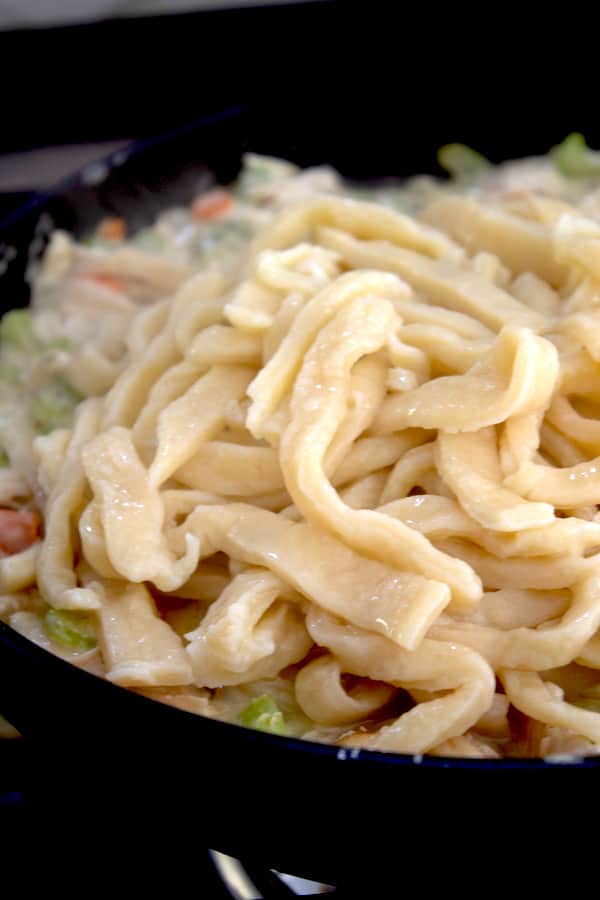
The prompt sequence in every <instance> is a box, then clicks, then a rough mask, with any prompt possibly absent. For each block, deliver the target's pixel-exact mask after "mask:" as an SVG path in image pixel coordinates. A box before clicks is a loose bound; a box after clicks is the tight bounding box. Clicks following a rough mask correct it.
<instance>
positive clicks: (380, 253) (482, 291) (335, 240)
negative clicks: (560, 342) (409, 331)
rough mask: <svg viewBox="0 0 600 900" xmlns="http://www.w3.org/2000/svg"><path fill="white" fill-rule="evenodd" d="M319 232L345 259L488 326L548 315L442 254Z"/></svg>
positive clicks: (543, 321)
mask: <svg viewBox="0 0 600 900" xmlns="http://www.w3.org/2000/svg"><path fill="white" fill-rule="evenodd" d="M319 237H320V240H321V242H322V243H323V244H324V245H325V246H326V247H329V248H330V249H331V250H335V251H336V252H337V253H339V254H340V256H341V257H342V258H343V260H344V261H345V262H346V263H347V264H348V265H350V266H352V267H354V268H359V269H360V268H370V269H371V268H372V269H379V270H381V271H383V272H394V273H395V274H396V275H399V276H400V277H401V278H403V279H404V280H405V281H407V282H408V283H409V284H410V285H412V287H413V288H415V290H417V291H420V292H421V293H422V294H424V295H426V296H427V297H428V298H429V299H430V300H431V301H432V302H433V303H435V304H437V305H438V306H444V307H447V308H448V309H451V310H454V311H456V312H460V313H464V314H465V315H467V316H471V317H473V318H474V319H479V321H480V322H482V323H483V324H484V325H486V326H487V327H488V328H490V329H491V330H492V331H499V330H500V329H501V328H503V327H504V326H505V325H514V326H520V327H523V328H531V329H533V330H534V331H537V330H539V329H541V328H544V327H548V325H549V322H550V321H551V320H549V319H548V317H547V316H543V315H541V314H540V313H538V312H536V311H535V310H532V309H529V308H528V307H527V306H525V304H524V303H519V301H518V300H516V299H515V298H514V297H512V296H511V295H510V294H509V293H507V292H506V291H503V290H502V289H501V288H499V287H496V285H494V284H491V283H490V281H489V280H488V279H487V278H485V277H484V276H483V275H480V274H479V273H478V272H474V271H473V270H472V269H468V268H464V267H460V266H458V265H457V264H456V263H454V262H452V261H450V260H448V259H447V258H443V259H427V257H425V256H421V255H420V254H419V253H414V252H413V251H412V250H406V249H404V248H403V247H395V246H394V245H393V244H391V243H389V241H385V240H382V241H359V240H357V239H356V238H354V237H352V236H351V235H348V234H345V233H344V232H343V231H335V230H333V229H330V228H323V229H321V230H320V232H319Z"/></svg>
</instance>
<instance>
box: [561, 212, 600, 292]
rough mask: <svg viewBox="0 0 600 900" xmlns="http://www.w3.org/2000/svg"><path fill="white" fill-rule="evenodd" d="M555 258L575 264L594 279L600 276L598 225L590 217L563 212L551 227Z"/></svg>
mask: <svg viewBox="0 0 600 900" xmlns="http://www.w3.org/2000/svg"><path fill="white" fill-rule="evenodd" d="M552 237H553V242H554V252H555V254H556V258H557V260H559V261H560V262H561V263H566V264H568V265H571V266H575V267H576V268H577V269H580V270H581V271H582V272H583V273H585V274H588V275H590V276H591V277H592V278H593V279H594V280H595V281H597V280H598V279H599V278H600V261H599V250H600V226H599V225H598V223H597V222H594V221H593V220H592V219H588V218H585V217H584V216H581V215H578V214H575V215H572V214H571V213H568V212H566V213H563V215H561V216H560V218H559V219H558V221H557V222H556V225H555V226H554V229H553V234H552Z"/></svg>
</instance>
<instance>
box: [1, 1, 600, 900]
mask: <svg viewBox="0 0 600 900" xmlns="http://www.w3.org/2000/svg"><path fill="white" fill-rule="evenodd" d="M581 9H583V8H581ZM589 16H591V14H589ZM589 16H588V14H586V18H585V20H584V18H583V12H581V11H580V10H579V8H577V7H573V8H566V7H565V6H564V5H563V6H562V7H560V17H559V15H558V13H553V12H552V11H551V10H550V8H549V7H543V8H540V10H539V11H537V12H536V11H535V10H534V9H531V10H525V9H524V8H523V7H521V8H518V7H510V6H508V5H506V4H504V5H502V6H500V5H496V6H491V5H485V6H483V7H474V8H473V10H470V9H469V10H467V9H462V8H461V7H460V6H459V5H453V6H450V7H445V8H444V10H443V11H442V12H440V11H439V10H438V9H437V8H436V7H435V6H434V4H431V3H429V4H424V3H422V2H421V3H416V4H406V3H403V2H400V3H372V2H369V0H364V2H363V3H362V4H361V5H360V6H359V5H358V4H354V3H351V2H343V3H336V2H328V0H325V2H315V3H306V4H299V5H285V6H282V7H267V8H263V9H243V10H237V11H222V12H208V13H202V14H193V15H177V16H171V17H160V18H147V19H136V20H120V21H113V22H102V23H95V24H93V25H84V26H73V27H68V28H53V29H44V30H39V31H36V30H33V31H23V32H4V33H0V84H1V85H2V105H1V109H2V118H1V127H0V152H13V151H18V150H23V149H28V148H31V147H40V146H47V145H52V144H64V143H79V142H86V141H97V140H105V139H115V138H139V137H146V136H150V135H154V134H160V133H163V132H166V131H169V130H171V129H173V128H176V127H178V126H180V125H181V124H183V123H185V122H187V121H191V120H195V119H199V118H201V117H202V116H205V115H208V114H210V113H213V112H216V111H218V110H220V109H223V108H225V107H227V106H231V105H237V104H245V105H248V106H249V107H250V108H251V109H252V111H253V114H254V117H255V121H256V123H257V128H256V134H257V135H260V137H258V136H257V138H256V141H255V144H254V149H257V150H263V151H267V152H271V153H274V154H277V153H278V152H284V151H285V150H287V149H288V148H293V152H294V155H295V157H296V159H297V161H299V162H303V163H307V164H308V163H315V162H321V161H329V162H332V163H333V164H334V165H335V166H337V167H338V168H340V169H341V170H342V171H343V172H344V173H345V174H350V175H354V176H369V175H375V174H377V175H381V174H384V173H385V174H390V175H404V174H408V173H410V172H414V171H427V170H434V169H435V153H436V149H437V147H439V146H440V145H441V144H443V143H446V142H448V141H451V140H459V141H463V142H465V143H468V144H470V145H473V146H476V147H477V148H478V149H480V150H481V151H482V152H483V153H485V154H486V155H488V156H489V157H490V158H492V159H493V160H500V159H503V158H506V157H512V156H519V155H526V154H530V153H539V152H544V151H545V150H547V149H548V148H549V147H550V146H551V145H553V144H555V143H557V142H558V141H560V140H561V138H562V137H564V135H565V134H567V133H568V132H569V131H572V130H580V131H583V132H584V133H585V134H586V135H587V137H588V139H589V141H590V143H592V144H595V145H596V146H598V145H600V123H599V116H598V108H597V107H598V104H597V101H596V95H597V86H598V80H599V79H598V60H597V50H596V48H595V46H594V44H595V40H596V28H595V22H594V21H593V20H592V19H591V18H590V17H589ZM340 135H341V136H342V139H340ZM0 689H1V687H0ZM114 752H115V754H116V755H118V754H119V746H118V743H117V744H116V745H115V748H114ZM29 753H30V758H28V759H27V760H25V757H24V756H23V755H22V754H21V753H20V752H19V749H18V745H17V744H12V745H11V746H10V747H9V746H5V747H0V793H2V791H4V795H3V796H4V797H5V804H6V805H5V807H4V808H3V807H2V806H1V805H0V847H2V848H3V852H4V862H3V873H2V876H0V877H1V878H2V882H1V883H2V884H5V883H6V884H7V886H8V884H9V883H10V880H9V873H11V872H12V873H13V874H15V875H16V876H17V878H21V879H22V878H23V876H24V874H27V875H31V874H32V873H35V874H37V875H39V877H40V881H41V883H43V884H45V885H46V887H47V888H52V887H56V888H59V889H61V891H62V892H63V893H64V892H66V893H69V889H71V890H73V889H74V888H78V887H80V888H81V890H86V893H87V892H88V891H89V889H90V886H93V884H94V883H95V882H96V881H97V880H98V879H99V878H101V876H102V861H103V860H106V859H107V858H110V853H111V852H112V853H114V852H115V847H114V846H111V841H113V840H114V839H113V838H111V834H110V830H109V829H105V830H103V831H102V834H100V835H99V834H98V832H97V830H95V831H94V829H93V823H94V815H95V813H94V808H93V806H94V803H93V800H92V799H91V789H90V786H91V785H93V783H94V772H93V771H90V775H89V781H86V779H85V777H83V776H82V775H81V771H80V770H81V766H80V767H79V774H78V776H77V777H78V778H81V784H80V804H78V805H77V806H76V807H75V808H73V807H71V808H69V809H60V808H57V809H56V810H55V819H54V824H55V827H56V828H55V833H50V830H49V828H48V827H47V822H46V828H45V829H44V833H43V834H40V833H39V830H38V825H37V824H36V822H35V821H33V820H32V818H31V816H29V815H28V814H27V813H26V811H24V810H23V809H22V807H20V805H19V798H18V791H19V789H20V787H21V786H22V784H23V779H24V776H25V773H26V771H27V770H30V767H31V766H35V768H36V770H37V771H38V772H40V771H41V772H42V773H43V774H47V777H48V778H49V779H52V778H54V779H62V778H64V779H65V783H67V782H68V781H69V779H70V778H72V777H73V776H72V771H73V770H72V769H70V768H69V764H68V761H67V762H66V763H65V767H64V769H61V770H57V768H56V764H49V763H48V762H47V761H46V760H45V759H44V758H36V751H35V748H32V747H30V748H29ZM96 764H97V761H94V762H93V763H91V764H90V769H93V766H94V765H96ZM131 764H132V765H135V761H131ZM197 766H198V777H199V778H200V777H202V776H205V774H206V773H202V760H201V759H199V760H197ZM274 779H275V781H277V773H274ZM66 793H67V794H68V795H69V796H72V795H73V790H72V785H70V789H69V791H66ZM397 799H398V803H399V806H398V810H399V815H400V816H401V815H402V812H401V806H402V804H401V798H397ZM465 799H466V800H470V801H471V802H472V801H473V798H465ZM280 802H284V800H282V801H280ZM426 802H427V801H426ZM429 802H431V803H432V805H433V806H432V808H433V809H435V798H434V797H431V798H429ZM284 812H285V811H284ZM487 812H488V813H489V810H487ZM556 812H557V816H559V815H560V809H559V808H558V806H557V810H556ZM574 812H575V811H574ZM197 814H199V815H201V814H202V810H200V811H197ZM208 814H210V813H208ZM516 814H519V813H518V812H517V811H516ZM523 814H526V815H527V814H528V813H526V812H524V813H523ZM115 816H116V817H117V818H118V810H115ZM66 820H68V821H69V822H70V823H71V825H72V824H73V822H79V821H80V822H81V836H80V837H81V839H80V846H79V848H78V853H79V857H78V862H77V863H76V861H75V860H74V859H73V857H72V855H70V854H69V849H68V847H62V849H61V827H62V826H61V822H63V821H66ZM355 824H356V823H355ZM363 826H365V823H363ZM366 826H367V827H368V823H366ZM136 827H137V826H136V824H135V823H133V824H132V829H131V838H130V840H131V841H132V842H133V841H134V837H135V828H136ZM173 827H175V824H174V826H173ZM537 827H538V829H539V828H540V823H538V825H537ZM164 828H165V824H164V823H162V822H160V823H156V825H155V824H154V823H150V825H149V826H148V832H147V835H146V834H145V835H144V840H143V841H140V840H138V841H137V842H136V843H135V853H131V854H129V858H130V862H132V865H133V874H134V876H135V872H136V869H135V866H136V865H137V861H138V860H139V873H140V874H139V879H140V883H141V881H142V880H143V881H144V883H147V881H148V880H149V876H148V873H150V875H151V874H152V871H153V870H152V867H151V868H150V869H148V860H153V859H154V862H155V864H158V861H160V863H161V868H162V869H163V870H164V869H165V868H167V869H169V867H170V865H171V863H170V861H168V862H169V865H167V866H165V859H164V857H162V858H161V846H162V845H163V842H164V836H162V837H161V830H162V829H164ZM86 829H87V830H89V833H90V842H89V845H88V846H87V850H86ZM542 830H543V827H542ZM358 833H359V832H358ZM9 834H10V835H12V838H8V839H7V836H8V835H9ZM356 834H357V832H356V829H353V828H350V829H349V831H347V832H346V840H348V841H349V852H351V849H352V846H353V843H352V841H353V838H354V837H356ZM332 839H334V838H332ZM500 843H502V842H501V841H500ZM44 845H47V846H51V847H52V854H53V855H52V857H51V858H49V859H46V858H44V864H43V866H41V867H40V868H39V869H38V870H37V871H36V859H39V858H40V848H43V846H44ZM32 847H33V848H36V849H34V850H33V851H32V849H31V848H32ZM133 847H134V844H133V843H132V850H133ZM431 848H432V854H433V857H434V856H435V842H434V843H433V844H431ZM466 849H468V848H466ZM490 849H491V848H490ZM23 850H24V851H26V852H25V853H24V854H22V853H21V854H17V852H16V851H23ZM120 851H121V853H122V855H123V856H127V848H126V847H124V846H123V845H121V846H120ZM13 853H15V855H14V856H13V855H12V854H13ZM203 853H204V851H203V849H202V848H201V847H199V849H198V853H197V856H196V857H195V859H191V858H188V859H187V860H181V859H175V858H173V860H172V871H173V874H174V877H175V875H176V874H179V875H180V874H181V873H182V872H185V871H187V873H188V874H189V876H190V879H191V882H193V881H194V878H193V869H194V867H195V869H196V872H197V874H198V876H199V875H200V872H201V871H203V860H204V856H203ZM107 854H108V855H107ZM23 855H24V856H25V858H26V860H27V862H26V863H25V864H23V863H22V862H20V861H19V863H18V864H17V862H16V860H17V858H19V859H20V857H21V856H23ZM42 855H43V854H42ZM23 865H26V866H27V867H28V868H27V871H25V870H24V869H23V868H22V866H23ZM398 865H399V867H400V868H402V867H404V866H407V865H409V861H407V860H402V858H401V854H400V855H399V860H398ZM80 870H83V872H84V875H83V876H82V875H81V874H80ZM75 872H77V878H76V879H74V878H73V875H74V873H75ZM142 872H144V873H145V877H144V878H143V879H142V874H141V873H142ZM104 874H105V875H109V871H108V870H106V871H105V873H104ZM82 877H83V878H84V879H85V880H84V881H81V880H80V879H81V878H82ZM115 879H116V881H115V884H122V882H121V881H119V879H118V878H117V876H116V875H115ZM133 880H135V878H134V879H133ZM461 883H464V882H462V881H461ZM196 884H197V885H198V888H199V891H198V893H199V896H206V897H213V896H214V897H216V896H217V894H216V893H212V892H211V891H212V889H210V888H207V887H206V882H204V884H205V887H204V889H202V887H201V883H200V881H199V880H198V879H196ZM214 890H216V889H214Z"/></svg>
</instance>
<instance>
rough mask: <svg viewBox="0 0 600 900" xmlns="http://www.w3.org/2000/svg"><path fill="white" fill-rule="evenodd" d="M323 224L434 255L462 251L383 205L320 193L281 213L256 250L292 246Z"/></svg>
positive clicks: (258, 241)
mask: <svg viewBox="0 0 600 900" xmlns="http://www.w3.org/2000/svg"><path fill="white" fill-rule="evenodd" d="M324 225H328V226H331V227H333V228H344V229H347V230H349V231H351V232H352V233H353V234H355V235H356V236H357V237H362V238H367V239H376V238H386V239H387V240H389V241H392V242H393V243H396V244H399V245H400V246H401V247H410V248H411V249H413V250H416V251H418V252H419V253H424V254H425V255H426V256H431V257H434V258H437V257H440V256H444V257H449V258H454V259H460V257H461V255H462V253H461V250H460V248H459V247H457V245H456V244H454V243H453V242H452V241H450V240H449V239H448V238H447V237H446V236H445V235H443V234H440V232H439V231H437V230H435V229H433V228H430V227H429V226H428V225H424V224H422V223H420V222H417V221H416V220H415V219H411V218H410V217H409V216H405V215H402V214H401V213H397V212H394V211H393V210H391V209H386V208H385V207H382V206H377V205H375V204H372V203H357V202H356V201H355V200H350V199H347V198H340V197H317V198H315V199H314V200H308V201H305V202H302V203H299V204H298V205H297V206H295V207H293V208H292V209H289V210H286V211H285V212H283V213H281V214H280V215H279V216H278V217H277V218H276V219H275V220H274V221H273V222H272V223H271V224H270V225H269V226H267V227H266V228H265V229H264V230H263V231H262V233H261V234H260V236H259V237H258V238H257V239H256V241H255V242H254V246H253V250H254V252H255V253H259V252H260V251H261V250H263V249H265V248H273V249H283V248H284V247H289V246H290V245H291V244H297V243H298V242H299V241H303V240H307V239H308V238H309V237H310V236H311V234H312V233H313V231H314V229H315V228H317V227H318V226H324ZM319 239H320V234H319ZM319 242H320V243H323V242H322V241H321V240H319ZM382 268H384V267H382Z"/></svg>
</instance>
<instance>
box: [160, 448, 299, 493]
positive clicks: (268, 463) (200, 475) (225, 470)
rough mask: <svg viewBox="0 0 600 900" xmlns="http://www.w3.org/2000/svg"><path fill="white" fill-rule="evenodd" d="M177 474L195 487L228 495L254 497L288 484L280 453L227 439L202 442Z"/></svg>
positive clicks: (180, 478) (177, 476)
mask: <svg viewBox="0 0 600 900" xmlns="http://www.w3.org/2000/svg"><path fill="white" fill-rule="evenodd" d="M174 477H175V478H176V479H177V481H180V482H182V483H183V484H186V485H188V486H189V487H191V488H194V489H195V490H206V491H215V492H216V493H217V494H221V495H222V496H224V497H244V496H246V497H251V496H254V495H255V494H267V493H269V492H271V491H282V490H283V489H284V487H285V482H284V480H283V475H282V474H281V469H280V467H279V460H278V457H277V453H276V452H275V451H274V450H272V449H271V448H270V447H245V446H243V445H240V444H226V443H224V442H223V441H207V442H206V443H204V444H202V446H201V447H199V449H198V450H197V451H196V453H195V454H194V456H193V457H192V458H191V459H190V460H189V462H187V463H185V464H184V465H183V466H181V467H180V468H179V469H177V470H176V472H175V473H174Z"/></svg>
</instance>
